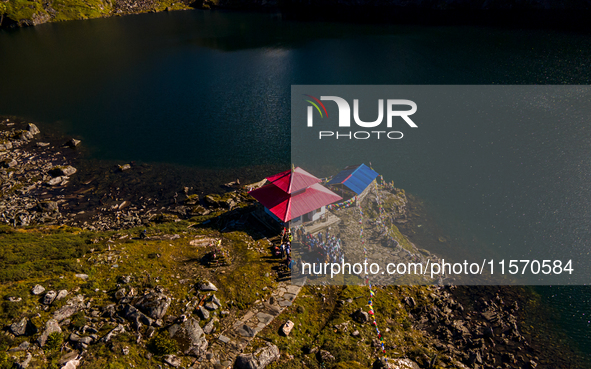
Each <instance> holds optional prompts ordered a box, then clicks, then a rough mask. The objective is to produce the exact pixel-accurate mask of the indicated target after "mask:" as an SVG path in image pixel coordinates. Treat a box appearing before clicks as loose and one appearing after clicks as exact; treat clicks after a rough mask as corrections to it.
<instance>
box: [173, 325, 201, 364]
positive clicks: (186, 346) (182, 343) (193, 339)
mask: <svg viewBox="0 0 591 369" xmlns="http://www.w3.org/2000/svg"><path fill="white" fill-rule="evenodd" d="M168 333H169V334H170V338H172V339H174V340H175V341H177V343H178V345H179V348H180V349H181V351H182V352H183V353H184V354H185V355H193V356H196V357H199V356H201V355H202V354H203V353H205V350H207V346H208V342H207V340H206V339H205V334H204V332H203V330H202V329H201V327H200V326H199V321H198V320H197V319H193V318H190V319H187V320H186V321H184V322H183V323H180V324H174V325H172V326H171V327H170V328H168Z"/></svg>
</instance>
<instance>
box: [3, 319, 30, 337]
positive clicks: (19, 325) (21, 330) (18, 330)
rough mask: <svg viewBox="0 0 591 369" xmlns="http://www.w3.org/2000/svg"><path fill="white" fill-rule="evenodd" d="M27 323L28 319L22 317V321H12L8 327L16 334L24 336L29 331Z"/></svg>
mask: <svg viewBox="0 0 591 369" xmlns="http://www.w3.org/2000/svg"><path fill="white" fill-rule="evenodd" d="M27 323H28V319H27V318H22V319H21V320H20V321H18V322H15V323H12V324H11V325H10V327H8V329H9V331H10V333H12V334H14V335H15V336H24V335H25V333H26V332H27Z"/></svg>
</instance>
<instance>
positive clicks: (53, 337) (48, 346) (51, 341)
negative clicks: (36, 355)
mask: <svg viewBox="0 0 591 369" xmlns="http://www.w3.org/2000/svg"><path fill="white" fill-rule="evenodd" d="M63 343H64V334H63V333H61V332H54V333H52V334H50V335H49V337H47V342H46V343H45V347H44V349H45V351H47V352H56V351H58V350H59V349H60V348H61V347H62V344H63Z"/></svg>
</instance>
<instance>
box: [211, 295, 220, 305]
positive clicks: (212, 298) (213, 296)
mask: <svg viewBox="0 0 591 369" xmlns="http://www.w3.org/2000/svg"><path fill="white" fill-rule="evenodd" d="M210 301H211V302H213V303H214V304H216V305H217V306H218V307H222V302H221V301H220V299H218V298H217V297H216V295H212V296H211V299H210Z"/></svg>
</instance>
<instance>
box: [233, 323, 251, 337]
mask: <svg viewBox="0 0 591 369" xmlns="http://www.w3.org/2000/svg"><path fill="white" fill-rule="evenodd" d="M236 332H237V333H238V334H239V335H241V336H242V337H254V335H255V331H254V330H253V329H252V328H250V327H249V326H248V325H246V324H244V325H242V327H240V328H238V329H236Z"/></svg>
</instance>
